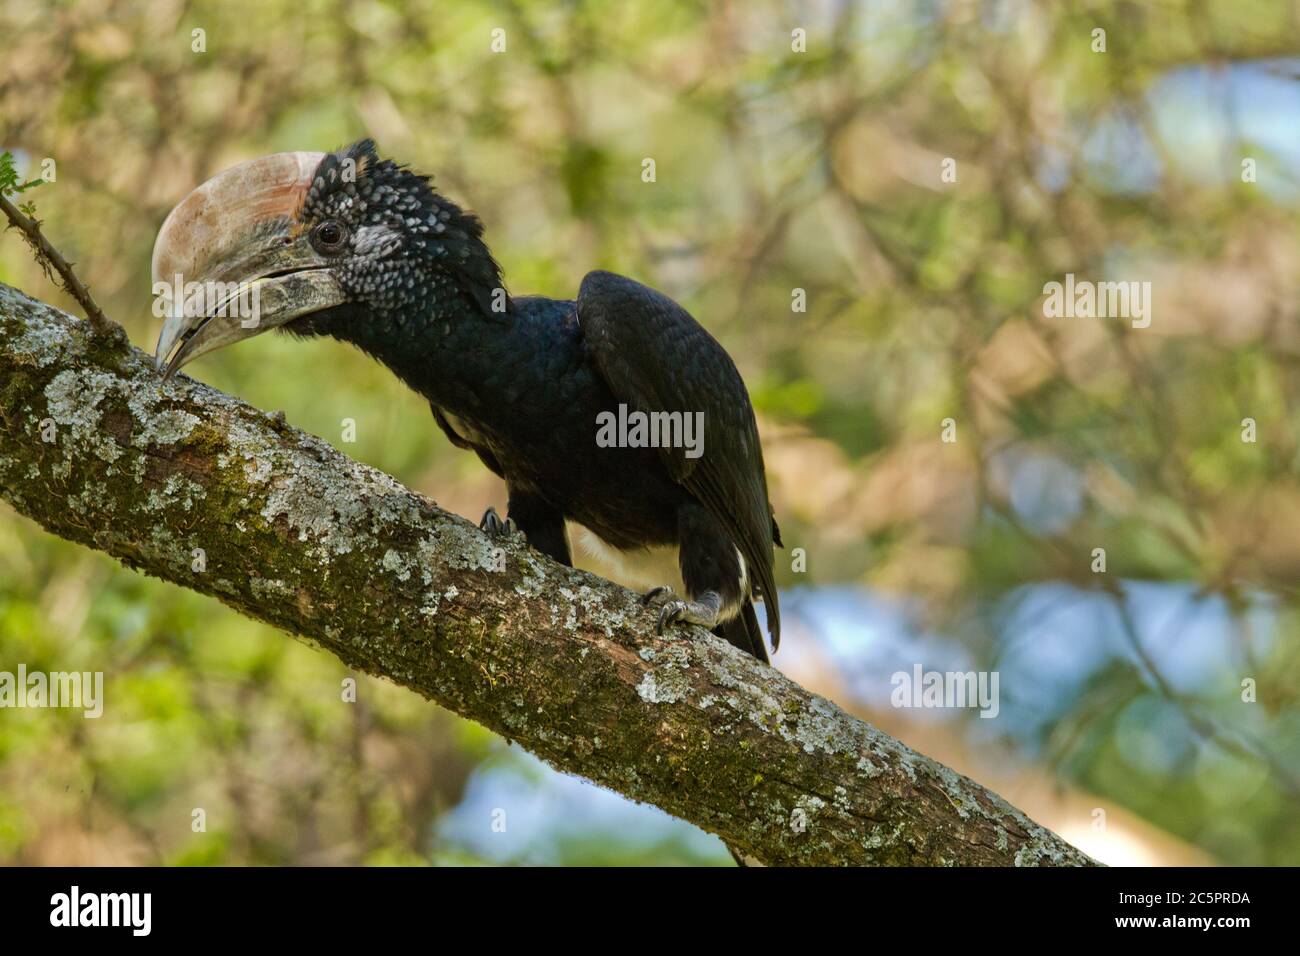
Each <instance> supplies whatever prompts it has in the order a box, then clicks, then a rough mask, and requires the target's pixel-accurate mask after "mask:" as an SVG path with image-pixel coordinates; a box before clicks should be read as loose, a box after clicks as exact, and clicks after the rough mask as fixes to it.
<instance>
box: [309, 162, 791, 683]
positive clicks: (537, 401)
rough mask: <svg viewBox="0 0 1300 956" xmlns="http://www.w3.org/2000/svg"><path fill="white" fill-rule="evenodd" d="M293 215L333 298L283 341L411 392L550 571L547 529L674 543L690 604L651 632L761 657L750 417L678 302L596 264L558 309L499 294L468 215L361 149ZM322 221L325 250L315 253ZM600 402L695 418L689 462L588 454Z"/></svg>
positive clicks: (560, 546)
mask: <svg viewBox="0 0 1300 956" xmlns="http://www.w3.org/2000/svg"><path fill="white" fill-rule="evenodd" d="M351 168H354V169H355V176H354V177H349V176H346V175H343V172H344V171H345V170H349V169H351ZM297 220H298V221H297V222H296V223H295V224H294V225H293V229H294V230H295V231H305V232H306V233H307V234H309V235H310V236H312V241H313V243H314V244H315V247H316V250H317V251H318V252H320V253H321V254H323V255H324V254H328V255H329V256H330V261H331V262H332V266H331V268H332V270H333V271H334V273H335V275H336V278H337V280H338V282H339V285H340V286H341V287H342V289H343V292H344V295H345V298H346V301H345V302H343V304H340V305H336V306H333V307H331V308H328V309H325V310H323V311H317V312H314V313H311V314H308V315H304V316H302V317H301V318H297V319H295V320H294V321H292V322H290V323H288V324H287V325H285V326H284V329H285V330H286V331H289V332H291V333H294V334H298V335H330V336H333V337H335V338H337V339H341V340H343V341H346V342H350V343H353V344H354V345H356V346H358V347H359V348H361V349H363V350H364V351H366V352H368V353H369V354H370V355H372V356H374V357H375V358H377V359H378V360H380V361H381V362H383V363H384V364H385V365H387V366H388V367H389V368H391V369H392V370H393V372H394V373H396V374H397V375H398V376H399V377H400V378H401V379H402V380H403V381H405V382H406V383H407V384H408V385H409V386H410V387H411V388H413V389H414V390H415V391H417V392H419V393H420V394H421V395H422V396H424V397H425V398H427V399H428V401H429V403H430V406H431V408H432V410H433V414H434V417H435V419H436V421H437V422H438V424H439V425H440V426H441V427H442V429H443V430H444V431H445V432H446V433H447V435H448V437H449V438H450V439H451V441H452V442H453V443H454V444H456V445H457V446H459V447H461V448H466V449H470V450H472V451H474V452H475V453H476V454H477V455H478V456H479V457H480V458H481V459H482V460H483V462H484V464H485V465H487V467H488V468H490V469H491V470H492V471H494V472H495V473H496V474H498V475H500V476H501V477H502V478H504V479H505V482H506V485H507V488H508V491H509V512H508V513H509V518H510V520H511V521H513V522H514V523H515V524H516V525H517V526H518V528H519V529H520V530H522V531H523V533H524V534H525V535H526V537H527V540H528V542H529V544H530V545H532V546H533V547H535V548H537V549H538V550H539V551H542V552H544V553H546V554H548V555H550V556H551V557H552V558H554V559H555V560H557V561H561V562H563V563H565V564H569V563H571V560H570V551H569V544H568V541H567V538H566V534H565V521H566V519H567V520H570V521H573V522H576V523H578V524H581V525H583V526H585V527H586V528H587V529H589V530H590V531H591V532H593V533H594V534H595V535H597V536H599V537H600V538H601V539H603V540H604V541H605V542H607V543H608V544H609V545H611V546H613V547H614V548H618V549H623V550H634V549H639V548H643V547H647V546H655V545H675V546H677V547H678V548H679V551H680V566H681V570H682V578H683V582H684V584H685V586H686V590H687V597H688V598H689V600H688V601H669V602H668V603H667V604H666V605H665V606H664V610H663V612H662V615H661V625H662V624H663V623H665V622H671V621H673V620H680V619H686V620H694V621H696V622H698V623H705V624H706V625H708V626H712V627H713V628H714V629H715V630H716V632H717V633H719V634H721V635H722V636H723V637H725V638H726V639H727V640H729V641H730V642H731V643H733V644H735V645H736V646H738V647H740V648H741V649H743V650H745V651H747V652H749V653H751V654H753V655H755V656H756V657H759V658H761V659H763V660H766V659H767V653H766V650H765V648H764V643H763V640H762V636H761V634H760V632H759V627H758V623H757V618H756V616H755V613H754V608H753V601H754V600H755V599H761V600H762V601H763V602H764V604H765V608H766V612H767V624H768V632H769V634H770V636H771V641H772V646H773V649H775V648H776V646H777V643H778V641H779V638H780V614H779V610H778V605H777V592H776V583H775V579H774V577H775V576H774V570H773V550H772V549H773V545H774V544H779V543H780V539H779V532H778V530H777V526H776V522H775V520H774V518H773V515H772V509H771V506H770V504H769V502H768V493H767V481H766V477H765V473H764V468H763V453H762V448H761V447H760V445H759V439H758V430H757V427H756V425H755V421H754V412H753V409H752V407H751V404H750V400H749V395H748V393H747V391H746V389H745V385H744V383H743V381H742V380H741V377H740V374H739V372H738V371H737V370H736V366H735V364H734V363H733V362H732V360H731V358H730V356H728V355H727V353H726V352H725V351H724V350H723V348H722V347H721V346H720V345H719V344H718V343H717V341H716V340H714V338H713V337H712V336H711V335H709V333H708V332H706V331H705V330H704V328H703V327H702V326H700V325H699V323H697V322H696V321H695V320H694V319H693V318H692V317H691V316H690V315H689V314H688V313H687V312H686V311H685V310H684V309H683V308H681V306H679V305H677V303H675V302H673V301H672V300H671V299H669V298H668V297H667V296H665V295H663V294H661V293H658V292H656V291H654V290H653V289H649V288H647V287H645V286H643V285H641V284H640V283H637V282H634V281H632V280H631V279H627V278H624V277H621V276H618V275H614V274H612V273H608V272H592V273H590V274H589V275H587V276H586V278H585V279H584V280H583V281H582V285H581V288H580V290H579V293H578V297H577V299H576V301H563V300H553V299H548V298H542V297H537V296H519V297H511V296H509V295H508V294H507V293H506V292H505V285H504V283H503V281H502V279H501V271H500V269H499V267H498V266H497V263H496V262H495V261H494V259H493V258H492V255H491V253H490V252H489V251H488V248H487V246H486V245H485V244H484V243H483V240H482V226H481V224H480V223H479V221H478V219H477V218H476V217H474V216H473V215H471V214H469V213H466V212H464V211H462V210H461V209H460V208H459V207H457V206H456V205H455V204H454V203H452V202H450V201H449V200H447V199H446V198H444V197H442V196H440V195H438V194H437V193H436V192H434V190H433V189H432V187H431V185H430V183H429V181H428V179H427V178H426V177H423V176H419V175H416V174H414V173H412V172H411V171H409V170H408V169H406V168H405V167H401V166H398V165H397V164H395V163H392V162H390V161H383V160H380V159H379V158H378V157H377V155H376V154H375V151H374V147H373V144H371V143H370V142H369V141H363V142H361V143H357V144H355V145H354V146H352V147H349V148H348V149H346V150H343V151H341V152H339V153H336V154H327V155H326V156H325V158H324V159H323V160H322V161H321V164H320V167H319V168H318V169H317V171H316V174H315V176H314V178H313V182H312V185H311V188H310V190H309V191H308V192H307V195H306V197H305V199H304V200H303V202H302V206H301V209H300V210H299V212H298V214H297ZM326 223H328V224H330V225H329V226H328V227H323V224H326ZM335 227H338V228H339V229H341V231H342V233H343V236H342V239H341V241H339V242H337V243H336V242H334V241H328V242H319V241H317V237H318V236H321V235H323V236H324V238H325V239H326V240H334V239H336V238H337V235H336V229H335ZM619 404H625V405H626V406H628V408H630V409H634V410H640V411H643V412H652V411H668V412H681V413H687V414H689V413H695V412H702V413H703V415H704V441H703V453H702V454H701V455H700V456H699V457H695V458H692V457H688V456H687V455H686V454H685V451H684V450H683V449H682V448H628V447H619V448H607V447H599V446H598V445H597V443H596V440H595V436H596V430H597V418H598V415H600V413H602V412H608V411H613V410H615V409H616V408H617V407H618V406H619ZM493 518H494V515H489V516H486V517H485V520H486V521H487V522H488V525H489V526H493V527H494V526H495V524H494V522H493V520H492V519H493Z"/></svg>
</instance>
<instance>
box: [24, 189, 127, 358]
mask: <svg viewBox="0 0 1300 956" xmlns="http://www.w3.org/2000/svg"><path fill="white" fill-rule="evenodd" d="M29 208H30V207H29ZM0 212H3V213H4V214H5V218H7V219H8V220H9V226H10V227H11V228H14V229H17V230H18V231H19V232H21V233H22V235H23V238H24V239H26V240H27V244H28V245H29V246H31V247H32V253H33V255H35V256H36V262H37V263H38V264H39V265H40V267H41V268H42V269H44V270H45V276H46V278H51V279H52V278H53V276H52V275H51V274H50V270H53V271H55V272H57V273H58V274H59V278H60V279H61V280H62V283H63V288H64V289H65V290H66V291H67V293H68V294H69V295H70V296H72V297H73V298H74V299H76V300H77V302H78V304H79V305H80V306H81V307H82V308H83V309H85V311H86V318H87V319H89V320H90V324H91V325H93V326H94V327H95V329H96V330H97V331H98V332H99V333H100V334H101V335H104V334H112V333H113V332H114V331H115V330H117V328H118V325H117V323H116V322H114V321H113V320H112V319H110V318H109V317H108V316H106V315H105V314H104V312H103V310H102V309H101V308H100V307H99V304H98V303H96V302H95V299H94V297H93V296H91V294H90V290H89V289H88V288H86V286H85V284H84V283H83V282H82V281H81V280H80V279H78V278H77V274H76V273H75V272H73V271H72V263H70V262H69V261H68V260H67V259H65V258H63V254H62V253H61V252H59V250H58V249H55V248H54V246H52V245H51V244H50V241H49V240H48V239H46V238H45V234H44V233H43V232H41V224H40V221H39V220H37V219H34V218H32V217H31V216H28V215H26V214H24V213H23V211H22V210H21V209H19V208H18V207H17V206H15V205H14V204H13V203H12V202H10V201H9V200H8V199H6V198H5V197H4V195H3V194H0Z"/></svg>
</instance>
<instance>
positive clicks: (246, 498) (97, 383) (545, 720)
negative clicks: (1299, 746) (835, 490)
mask: <svg viewBox="0 0 1300 956" xmlns="http://www.w3.org/2000/svg"><path fill="white" fill-rule="evenodd" d="M0 497H3V498H4V499H6V500H7V501H9V502H10V503H11V504H12V505H13V506H14V507H15V508H16V509H17V510H18V511H19V512H21V513H22V514H24V515H26V516H28V517H30V518H32V519H33V520H35V521H37V522H38V523H40V524H41V525H42V526H44V527H45V528H46V529H47V530H49V531H50V532H52V533H53V534H56V535H59V536H60V537H64V538H67V539H69V540H72V541H77V542H80V543H81V544H84V545H87V546H89V547H92V548H97V549H99V550H101V551H105V552H107V553H108V554H111V555H113V556H115V557H117V558H119V559H120V560H121V561H122V562H123V563H125V564H126V565H128V566H130V567H132V568H136V569H138V570H141V571H144V572H145V573H148V574H152V575H155V576H157V577H160V578H163V579H164V580H167V581H172V582H174V583H177V584H180V585H182V586H184V587H188V588H192V589H193V590H195V591H199V592H201V593H203V594H208V595H211V596H213V597H215V598H217V599H219V600H221V601H222V602H224V603H225V604H228V605H229V606H231V607H233V608H235V609H236V610H238V611H240V612H241V613H243V614H246V615H248V616H250V617H254V618H257V619H259V620H262V621H266V622H268V623H270V624H273V625H275V626H277V627H279V628H282V629H284V630H286V631H289V632H291V633H294V634H297V635H301V636H302V637H304V638H307V639H309V640H310V641H311V642H313V643H315V644H316V645H318V646H319V647H322V648H324V649H325V650H327V651H328V652H330V653H331V654H334V655H335V656H337V657H338V658H339V659H341V660H342V661H344V662H346V663H347V664H348V665H349V666H352V667H355V668H357V669H359V670H362V671H365V672H367V673H370V674H376V675H380V676H383V677H387V678H388V679H390V680H392V681H394V682H396V683H398V684H401V685H403V686H405V687H408V688H410V689H412V690H414V691H416V692H417V693H419V694H422V695H423V696H424V697H426V698H428V699H430V700H433V701H436V702H438V703H439V704H441V705H443V706H445V707H447V708H448V709H450V710H452V711H455V712H456V713H458V714H460V715H462V716H464V717H468V718H470V719H472V720H476V721H478V722H480V723H482V724H484V725H485V726H487V727H490V728H491V729H492V730H494V731H496V732H498V733H500V734H502V735H504V736H505V737H507V738H509V739H512V740H514V741H517V742H518V743H519V744H520V745H521V746H523V747H525V748H526V749H528V750H530V751H532V752H533V753H535V754H537V755H538V756H540V757H541V758H543V759H544V760H546V761H547V762H548V763H550V764H552V765H553V766H555V767H557V768H558V769H560V770H564V771H568V772H570V773H576V774H580V775H582V776H584V777H587V778H588V779H590V780H593V781H595V782H596V783H599V784H601V785H603V786H606V787H609V788H611V789H613V790H616V791H618V792H619V793H623V794H625V795H627V796H629V797H631V798H633V799H636V800H643V801H646V802H648V803H653V804H655V805H657V806H659V807H662V808H663V809H664V810H666V811H668V812H669V813H672V814H674V815H676V816H678V817H681V818H683V819H685V820H689V821H691V822H692V823H695V824H697V825H698V826H700V827H702V828H704V829H706V830H710V831H712V832H714V833H716V834H718V835H720V836H721V837H722V838H723V839H724V840H726V842H727V843H729V844H730V845H732V846H733V847H735V848H737V849H738V850H740V851H742V852H744V853H746V854H748V855H750V856H753V857H755V858H757V859H758V860H760V861H762V862H764V863H768V864H919V865H929V864H976V865H979V864H992V865H1009V864H1017V865H1042V864H1049V865H1084V864H1089V863H1091V862H1092V861H1091V860H1089V859H1088V857H1086V856H1085V855H1084V854H1083V853H1081V852H1079V851H1078V850H1077V849H1075V848H1074V847H1072V846H1070V845H1069V844H1067V843H1065V842H1064V841H1063V840H1061V839H1060V838H1059V837H1057V836H1056V835H1055V834H1053V833H1051V832H1049V831H1047V830H1045V829H1044V828H1042V827H1040V826H1038V825H1037V824H1035V823H1033V822H1032V821H1030V820H1028V819H1027V818H1026V817H1025V816H1024V815H1023V814H1022V813H1021V812H1020V811H1018V810H1016V809H1015V808H1013V807H1011V806H1010V805H1008V804H1007V803H1006V802H1005V801H1003V800H1002V799H1001V798H1000V797H998V796H997V795H995V794H993V793H991V792H990V791H988V790H986V789H984V788H983V787H981V786H979V785H978V784H976V783H974V782H972V781H971V780H968V779H967V778H965V777H963V776H961V775H959V774H957V773H956V772H954V771H952V770H950V769H948V768H947V767H944V766H942V765H940V764H938V763H935V762H934V761H933V760H930V759H929V758H927V757H924V756H922V755H920V754H917V753H915V752H914V751H912V750H910V749H908V748H907V747H906V746H904V745H903V744H902V743H900V742H899V741H897V740H895V739H893V738H892V737H889V736H888V735H886V734H884V733H881V732H880V731H878V730H876V729H875V728H873V727H871V726H869V725H867V724H865V723H863V722H862V721H859V720H856V719H855V718H853V717H850V716H849V715H847V714H845V713H844V712H843V711H842V710H840V709H839V708H838V707H836V706H835V705H834V704H832V703H830V702H829V701H827V700H825V699H823V698H821V697H818V696H816V695H814V694H811V693H809V692H808V691H806V690H804V689H803V688H802V687H799V686H798V685H796V684H794V683H792V682H791V681H789V680H788V679H786V678H785V677H784V676H782V674H781V673H780V672H779V671H777V670H774V669H772V668H769V667H766V666H764V665H762V664H759V663H758V662H757V661H755V660H754V659H753V658H751V657H748V656H746V655H744V654H742V653H740V652H739V651H737V650H735V649H734V648H732V647H731V646H730V645H728V644H727V643H726V642H724V641H722V640H719V639H717V638H715V637H713V635H711V634H708V633H707V632H705V631H703V630H701V629H698V628H697V629H692V630H690V631H684V630H680V631H675V632H674V633H673V634H671V635H668V636H664V637H657V636H656V635H655V634H654V617H653V614H652V613H651V612H650V611H648V610H645V609H642V608H641V607H640V606H639V604H638V602H637V599H636V596H635V595H634V594H632V593H631V592H630V591H627V590H624V589H623V588H620V587H617V586H615V585H613V584H610V583H609V582H607V581H603V580H601V579H600V578H597V577H595V576H594V575H591V574H587V573H585V572H582V571H576V570H573V569H570V568H565V567H561V566H560V565H558V564H555V563H553V562H552V561H550V560H548V559H546V558H544V557H542V556H541V555H539V554H537V553H536V552H533V551H531V550H529V549H528V548H527V547H526V546H524V545H523V544H522V543H521V542H519V541H518V540H512V541H508V542H503V543H498V542H496V541H493V540H490V539H488V538H487V537H485V536H484V535H483V534H481V533H480V532H479V531H478V529H477V528H475V527H474V526H473V525H472V524H470V523H468V522H466V521H464V520H463V519H461V518H458V517H456V516H454V515H451V514H448V513H446V512H444V511H441V510H440V509H439V508H438V507H437V506H436V505H435V504H434V503H433V502H431V501H429V500H428V499H426V498H424V497H422V496H420V495H417V494H415V493H414V492H411V491H409V490H408V489H406V488H404V487H403V486H402V485H400V484H398V483H397V482H396V481H395V480H394V479H392V478H390V477H388V476H387V475H384V474H382V473H380V472H378V471H375V470H374V469H372V468H369V467H367V466H365V465H362V464H359V463H358V462H355V461H352V460H351V459H349V458H347V457H346V456H344V455H342V454H340V453H339V452H337V451H336V450H335V449H333V448H331V447H330V446H329V445H327V444H326V443H325V442H323V441H321V440H320V439H318V438H314V437H312V436H310V435H306V434H304V433H303V432H300V431H298V430H296V429H293V428H290V427H288V426H285V425H284V424H283V423H282V422H279V421H276V420H275V419H273V418H272V417H270V416H268V415H266V414H265V413H262V412H260V411H258V410H256V409H254V408H252V407H250V406H249V405H247V404H245V403H243V402H241V401H239V400H237V399H234V398H231V397H230V396H227V395H224V394H222V393H220V392H217V391H215V390H213V389H211V388H208V387H207V386H205V385H202V384H200V383H198V382H195V381H192V380H190V379H188V378H186V377H185V376H179V377H177V379H176V380H174V381H173V382H171V383H164V382H163V381H162V379H161V378H160V377H159V376H158V374H157V373H156V372H155V371H154V367H153V363H152V362H151V361H150V360H149V358H148V357H147V356H146V355H144V354H143V353H141V352H139V351H137V350H134V349H131V350H121V349H119V348H117V347H115V345H114V344H113V343H108V342H105V341H104V340H103V339H102V338H100V337H97V336H95V335H93V334H91V332H90V330H89V329H88V328H87V327H86V326H85V325H83V324H81V323H78V322H76V321H75V320H73V319H72V318H71V317H69V316H67V315H65V314H64V313H62V312H60V311H59V310H57V309H55V308H53V307H51V306H48V305H45V304H43V303H40V302H37V301H34V300H32V299H30V298H28V297H27V296H25V295H23V294H22V293H21V292H19V291H17V290H15V289H11V288H10V287H8V286H5V285H3V284H0ZM200 558H201V560H200ZM196 569H197V570H196Z"/></svg>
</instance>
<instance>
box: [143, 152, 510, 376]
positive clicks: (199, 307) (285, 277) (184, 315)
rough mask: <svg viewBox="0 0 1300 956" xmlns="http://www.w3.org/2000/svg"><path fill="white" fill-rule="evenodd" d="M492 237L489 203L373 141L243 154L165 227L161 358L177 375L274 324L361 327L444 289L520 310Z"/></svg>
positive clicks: (159, 259) (308, 331) (159, 248)
mask: <svg viewBox="0 0 1300 956" xmlns="http://www.w3.org/2000/svg"><path fill="white" fill-rule="evenodd" d="M481 236H482V226H481V224H480V223H479V221H478V219H477V218H476V217H475V216H473V215H471V214H468V213H465V212H462V211H461V210H460V209H459V208H458V207H457V206H456V205H455V204H453V203H451V202H450V201H448V200H447V199H445V198H443V197H442V196H440V195H438V194H437V193H436V192H434V190H433V188H432V186H431V185H430V183H429V180H428V178H427V177H425V176H420V175H417V174H416V173H413V172H411V171H410V170H409V169H407V168H406V167H404V166H399V165H398V164H396V163H394V162H392V161H391V160H381V159H379V157H378V155H377V154H376V152H375V147H374V144H373V143H372V142H371V141H370V140H362V141H360V142H358V143H354V144H353V145H352V146H349V147H347V148H346V149H342V150H339V151H338V152H335V153H306V152H299V153H276V154H274V155H271V156H264V157H262V158H261V159H255V160H251V161H249V162H246V163H242V164H240V165H238V166H235V167H233V168H231V169H227V170H226V171H224V172H222V173H218V174H217V175H216V176H214V177H213V178H212V179H209V180H208V181H207V182H205V183H204V184H203V185H201V186H199V187H198V188H197V189H195V190H194V191H193V192H192V193H190V194H189V195H188V196H186V197H185V198H184V199H183V200H181V202H180V203H179V204H178V205H177V206H176V208H175V209H173V210H172V211H171V213H170V214H169V215H168V217H167V219H166V221H165V222H164V223H163V226H162V229H161V230H160V231H159V233H158V238H157V240H156V241H155V243H154V250H153V281H154V291H155V294H156V295H158V296H160V303H161V305H162V306H163V308H165V312H164V313H163V314H164V315H165V322H164V325H163V329H162V332H161V334H160V335H159V337H158V346H157V349H156V358H157V361H158V365H159V367H160V368H162V369H164V370H165V372H166V374H167V375H169V376H170V375H171V374H172V373H174V372H175V371H176V370H177V369H178V368H180V367H181V366H182V365H185V364H187V363H189V362H191V361H193V360H194V359H196V358H198V357H199V356H200V355H203V354H205V353H207V352H211V351H214V350H216V349H219V348H222V347H223V346H226V345H229V344H231V343H233V342H238V341H242V340H243V339H247V338H252V337H253V336H256V335H259V334H261V333H262V332H265V331H267V330H268V329H274V328H284V329H286V330H287V331H291V332H296V333H299V334H304V335H313V334H322V333H330V334H335V335H339V336H340V337H347V338H354V340H356V339H361V338H363V332H364V330H362V329H358V328H356V327H355V326H356V325H357V324H358V323H370V324H377V323H382V322H386V321H393V320H394V319H396V320H397V321H402V320H404V319H406V318H409V317H411V316H418V315H422V314H428V313H429V312H431V311H432V310H433V309H434V308H435V307H437V306H438V304H439V303H440V302H441V303H443V304H444V305H452V304H459V305H463V306H464V307H467V308H469V309H472V310H476V311H482V312H485V313H489V314H491V313H494V312H495V313H499V312H502V311H508V310H509V299H508V297H507V296H506V295H505V293H504V289H503V288H502V282H501V276H500V270H499V267H498V266H497V264H496V262H495V261H494V260H493V259H492V256H491V254H490V253H489V252H488V250H487V247H486V246H485V245H484V244H483V242H482V239H481ZM350 326H351V328H350Z"/></svg>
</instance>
